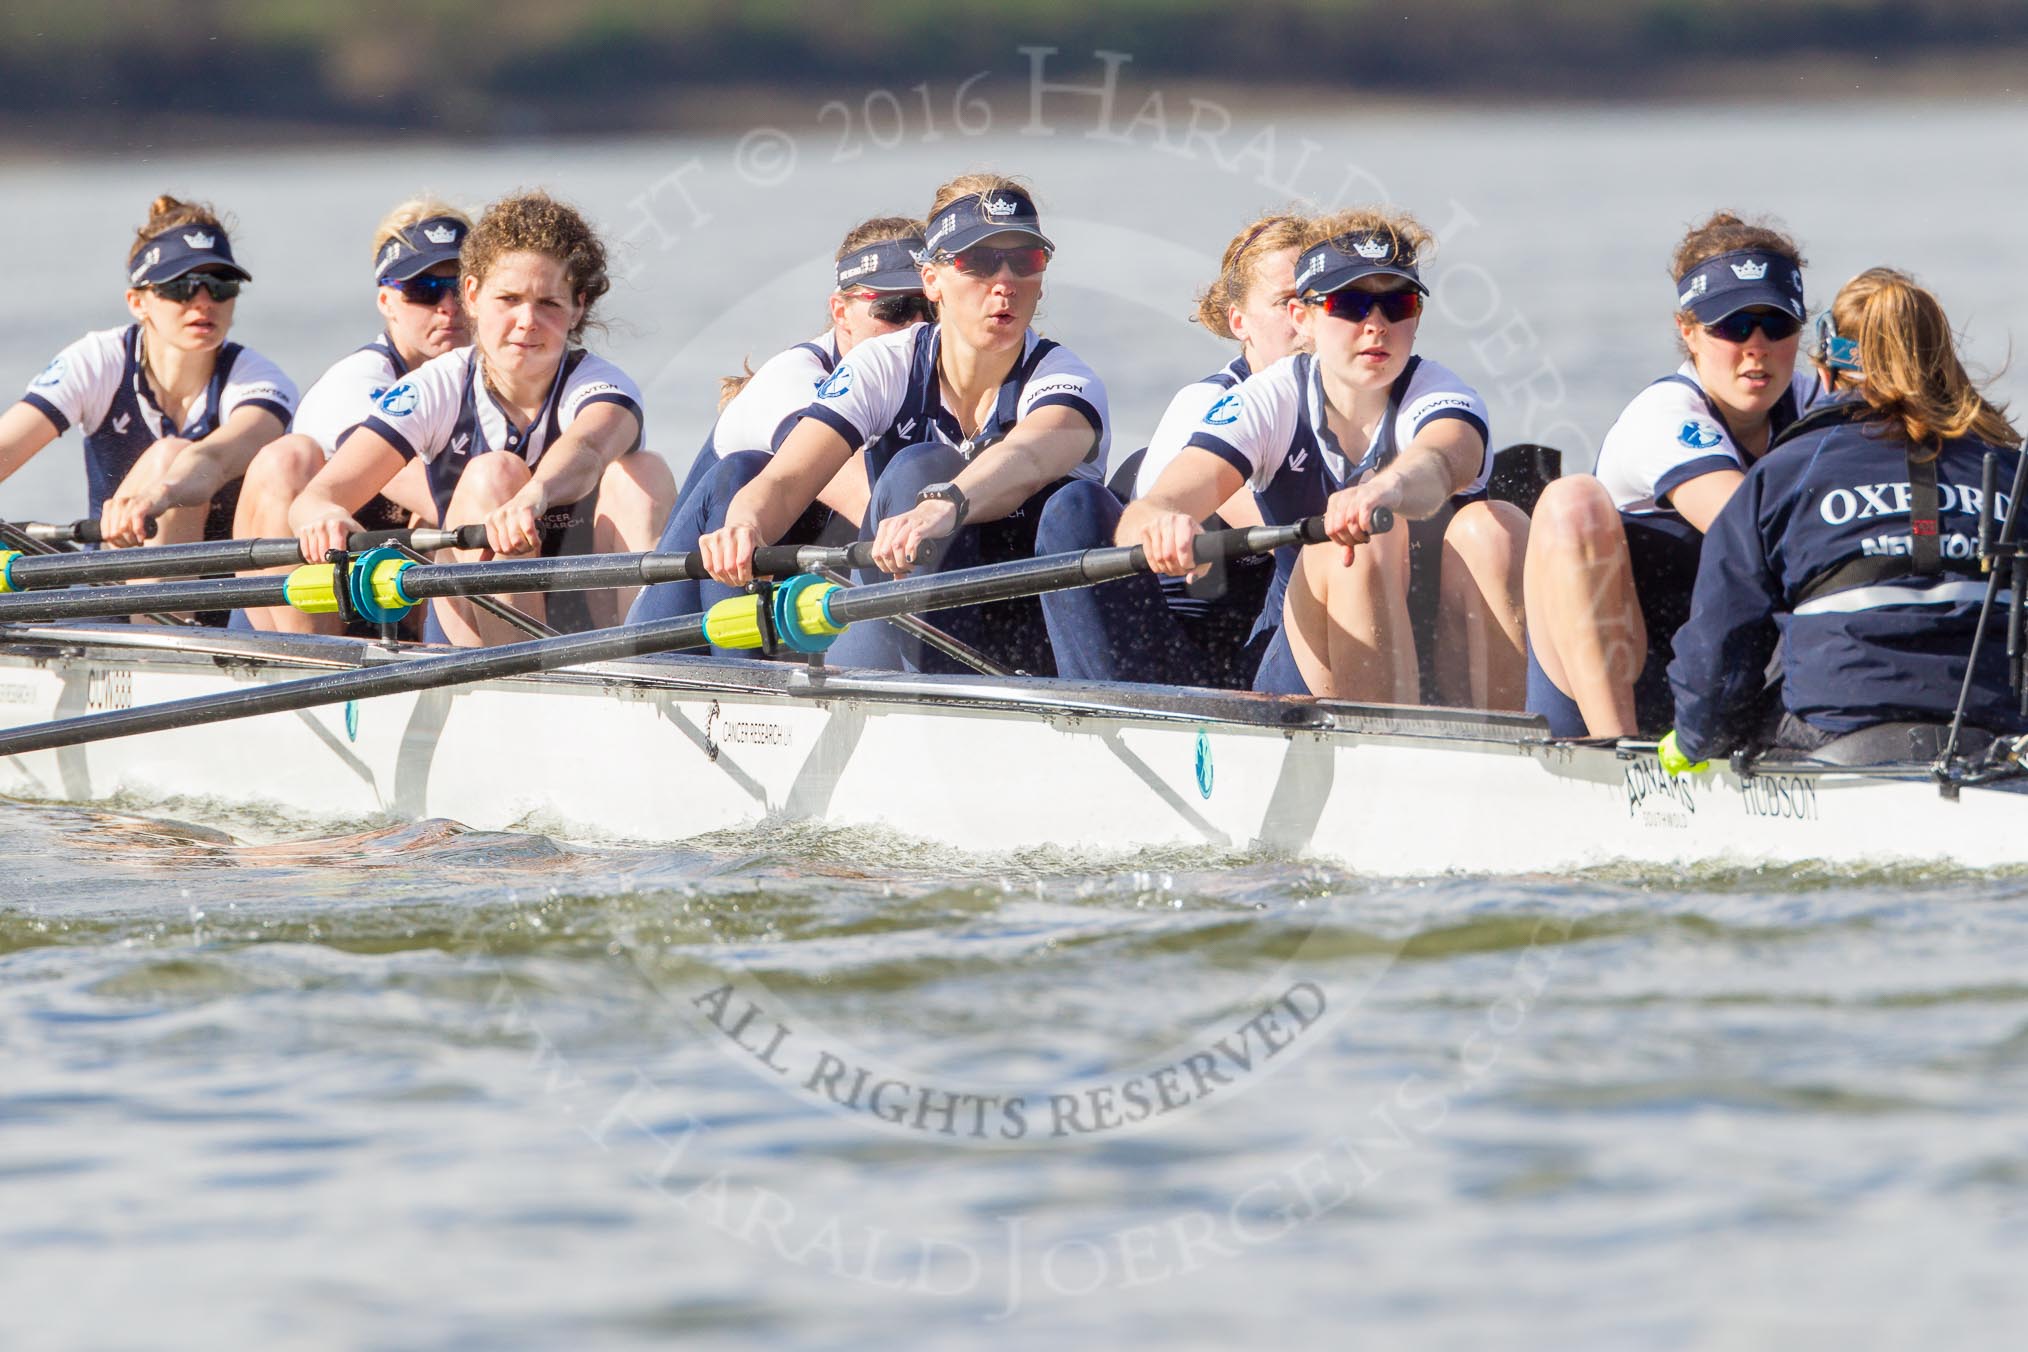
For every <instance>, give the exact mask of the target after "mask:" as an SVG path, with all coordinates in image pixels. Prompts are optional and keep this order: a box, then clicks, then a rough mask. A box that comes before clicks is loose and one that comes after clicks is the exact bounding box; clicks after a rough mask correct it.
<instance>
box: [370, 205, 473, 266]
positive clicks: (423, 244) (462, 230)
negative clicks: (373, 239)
mask: <svg viewBox="0 0 2028 1352" xmlns="http://www.w3.org/2000/svg"><path fill="white" fill-rule="evenodd" d="M471 230H472V227H471V226H469V225H467V224H465V223H464V222H463V221H461V220H459V219H458V218H457V217H456V216H431V217H430V218H429V219H427V220H421V221H417V222H416V223H415V224H414V225H411V226H409V227H408V228H407V229H405V230H397V231H396V232H395V233H394V236H393V237H392V238H391V239H389V240H388V241H387V243H385V244H383V245H382V246H381V247H380V256H379V257H378V258H376V259H374V260H373V275H374V276H375V277H377V278H379V279H380V280H381V281H382V282H405V281H408V280H409V279H410V278H411V277H420V276H421V275H422V274H423V273H425V272H428V271H429V270H430V269H431V268H433V267H435V266H436V265H437V264H439V263H455V262H457V261H458V249H459V247H460V246H461V245H463V244H464V242H465V236H466V235H468V234H470V233H471Z"/></svg>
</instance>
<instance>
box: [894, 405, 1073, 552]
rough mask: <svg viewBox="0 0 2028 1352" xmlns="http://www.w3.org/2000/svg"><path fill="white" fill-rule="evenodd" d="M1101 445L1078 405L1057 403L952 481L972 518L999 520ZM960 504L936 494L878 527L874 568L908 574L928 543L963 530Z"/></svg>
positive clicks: (1031, 417)
mask: <svg viewBox="0 0 2028 1352" xmlns="http://www.w3.org/2000/svg"><path fill="white" fill-rule="evenodd" d="M1097 444H1098V429H1097V428H1095V427H1093V426H1092V425H1091V422H1090V420H1089V419H1087V418H1086V417H1085V416H1084V415H1083V414H1082V413H1080V412H1078V411H1077V410H1076V409H1073V408H1065V407H1062V406H1060V405H1055V404H1052V405H1050V406H1049V407H1048V408H1039V409H1036V410H1034V411H1033V412H1031V413H1030V414H1029V415H1028V416H1027V417H1025V418H1023V419H1022V420H1021V421H1020V422H1018V423H1016V424H1015V425H1014V428H1013V430H1012V431H1010V432H1008V433H1007V436H1006V438H1005V439H1004V440H1001V441H999V442H996V443H994V444H993V445H991V446H988V447H987V448H986V449H985V450H983V451H981V452H979V454H978V457H977V458H976V459H974V460H973V461H972V463H970V464H969V465H966V466H965V467H964V468H963V469H962V470H960V471H958V474H957V477H956V478H954V479H953V480H952V481H951V482H953V483H955V484H956V485H957V486H958V488H959V490H960V491H962V492H963V493H964V495H965V502H966V507H967V512H966V517H965V519H966V520H967V521H998V520H1000V519H1001V518H1002V517H1005V516H1006V515H1007V514H1008V513H1009V512H1011V511H1014V510H1015V509H1016V508H1018V507H1019V506H1020V505H1021V504H1022V503H1024V502H1026V501H1028V499H1030V498H1032V497H1034V496H1035V492H1036V490H1037V489H1040V488H1042V487H1043V486H1044V485H1046V484H1052V483H1055V482H1056V481H1057V480H1058V479H1061V478H1063V477H1064V476H1065V475H1067V474H1069V473H1070V472H1071V471H1072V470H1073V469H1076V468H1077V467H1078V466H1079V465H1081V464H1083V463H1084V458H1085V457H1086V456H1088V455H1090V454H1091V450H1092V447H1093V446H1095V445H1097ZM958 525H959V521H958V509H957V507H956V506H955V505H953V504H951V503H949V502H945V501H942V500H941V499H937V498H932V499H930V500H929V501H927V502H919V503H917V504H916V505H915V506H914V507H913V508H911V509H910V510H908V511H906V512H901V513H898V514H896V515H894V516H890V517H888V518H886V519H885V520H883V521H881V523H880V524H879V525H878V526H876V527H874V531H873V566H874V567H876V568H878V569H880V570H881V571H882V572H884V573H887V574H890V575H891V576H894V577H906V576H907V575H908V574H909V572H910V571H911V569H912V568H913V567H914V565H915V561H916V557H917V554H918V552H919V551H920V550H921V548H922V546H923V544H924V542H925V541H929V540H940V539H942V538H944V537H945V536H947V535H949V534H951V533H952V532H953V531H955V530H956V529H957V528H958Z"/></svg>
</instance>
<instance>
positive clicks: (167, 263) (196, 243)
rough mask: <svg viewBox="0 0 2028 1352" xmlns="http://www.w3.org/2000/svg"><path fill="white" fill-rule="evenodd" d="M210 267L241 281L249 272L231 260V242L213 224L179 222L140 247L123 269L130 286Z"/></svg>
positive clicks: (152, 283)
mask: <svg viewBox="0 0 2028 1352" xmlns="http://www.w3.org/2000/svg"><path fill="white" fill-rule="evenodd" d="M199 268H213V269H215V270H217V271H219V272H222V273H225V274H227V275H228V276H233V277H237V278H239V279H240V280H241V281H242V282H250V281H252V280H253V274H252V273H251V272H248V271H247V270H246V269H245V268H243V267H241V266H240V265H239V264H238V263H236V262H234V261H233V257H232V241H231V240H229V239H227V238H226V237H225V231H223V230H221V229H219V228H218V227H217V226H215V225H179V226H176V227H175V228H174V229H170V230H164V231H163V232H162V233H161V234H159V235H157V236H155V238H153V239H151V240H149V241H148V242H147V243H146V244H145V245H143V246H142V247H141V252H140V253H138V254H136V255H134V261H133V264H132V266H131V267H130V268H129V269H128V272H127V281H128V283H129V284H130V285H133V286H153V285H155V284H156V283H157V282H173V281H175V280H176V279H177V278H178V277H181V276H182V275H183V274H184V273H186V272H195V271H196V270H197V269H199Z"/></svg>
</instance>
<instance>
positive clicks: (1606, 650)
mask: <svg viewBox="0 0 2028 1352" xmlns="http://www.w3.org/2000/svg"><path fill="white" fill-rule="evenodd" d="M1670 275H1671V276H1673V277H1674V278H1675V279H1676V306H1677V309H1676V332H1677V335H1678V336H1679V337H1680V339H1681V346H1682V349H1683V351H1684V354H1685V356H1686V358H1687V359H1686V360H1685V361H1684V363H1683V365H1682V366H1681V367H1679V368H1678V369H1677V371H1676V372H1675V374H1673V375H1668V376H1664V377H1662V378H1661V379H1660V380H1657V381H1656V382H1654V383H1653V384H1651V385H1649V386H1648V387H1647V388H1646V389H1644V390H1642V391H1641V392H1640V394H1638V395H1636V396H1635V397H1634V401H1633V402H1632V403H1631V404H1628V405H1627V407H1626V411H1625V412H1623V413H1621V414H1620V417H1619V421H1618V422H1616V423H1614V424H1613V426H1612V430H1611V431H1609V432H1607V433H1606V437H1605V441H1604V442H1603V443H1602V444H1601V445H1600V447H1599V453H1598V470H1597V474H1596V477H1594V476H1592V475H1573V476H1570V477H1568V478H1563V479H1558V480H1556V481H1555V482H1553V483H1551V484H1550V485H1549V486H1548V487H1547V488H1546V489H1545V490H1544V491H1543V494H1542V497H1541V499H1540V500H1539V501H1538V502H1537V503H1536V506H1535V518H1534V529H1533V532H1532V534H1531V536H1530V539H1529V545H1528V564H1527V571H1526V584H1527V585H1526V594H1527V599H1528V639H1529V649H1530V656H1531V658H1532V660H1531V661H1530V663H1529V673H1528V708H1529V709H1530V711H1532V712H1534V713H1539V714H1542V715H1544V716H1545V717H1547V718H1548V720H1549V726H1550V729H1551V731H1553V732H1554V733H1555V734H1556V735H1557V736H1559V737H1582V736H1585V735H1586V734H1587V733H1589V734H1590V735H1591V736H1594V737H1620V736H1627V735H1630V734H1633V733H1636V732H1640V731H1643V730H1645V731H1647V732H1650V733H1654V732H1659V731H1660V730H1661V729H1663V728H1665V727H1667V726H1668V722H1669V684H1668V676H1667V672H1668V667H1669V656H1670V652H1671V648H1670V641H1671V639H1672V638H1673V636H1674V635H1675V633H1676V630H1677V629H1678V627H1680V626H1681V625H1682V623H1683V621H1684V619H1685V617H1686V616H1687V615H1688V614H1689V610H1690V588H1691V584H1692V582H1693V581H1694V580H1695V578H1696V576H1697V554H1698V551H1699V549H1700V548H1701V547H1702V545H1703V539H1704V532H1705V531H1706V530H1707V529H1709V527H1710V525H1711V520H1712V518H1713V517H1715V516H1717V515H1718V509H1719V508H1720V507H1723V506H1724V505H1725V501H1726V499H1727V498H1729V497H1731V496H1732V492H1733V490H1734V489H1736V488H1738V487H1739V481H1740V478H1741V476H1743V475H1744V474H1745V472H1746V469H1747V467H1748V466H1749V465H1751V464H1752V463H1753V461H1754V460H1755V459H1757V458H1758V457H1760V456H1761V455H1764V454H1766V452H1767V448H1768V446H1769V444H1770V442H1771V441H1772V440H1773V438H1775V437H1776V436H1778V435H1780V433H1781V431H1782V429H1783V428H1784V427H1787V426H1788V425H1789V423H1790V422H1792V421H1794V419H1795V418H1796V416H1797V414H1798V413H1799V412H1800V411H1801V409H1803V408H1804V407H1806V406H1807V405H1808V403H1809V401H1810V399H1811V398H1812V397H1814V393H1815V387H1816V382H1815V380H1814V378H1813V377H1811V376H1810V375H1809V373H1808V372H1807V371H1801V372H1799V371H1797V370H1796V335H1797V333H1798V331H1800V329H1801V328H1802V323H1803V256H1802V252H1801V251H1800V250H1799V249H1798V248H1797V247H1796V243H1795V241H1794V240H1792V239H1790V238H1789V237H1788V236H1787V235H1785V234H1783V233H1781V232H1780V231H1779V230H1776V229H1774V228H1772V227H1771V226H1769V225H1766V224H1749V223H1748V222H1746V221H1743V220H1741V219H1740V218H1739V217H1738V216H1735V215H1733V214H1732V213H1730V212H1724V211H1721V212H1718V213H1716V214H1715V215H1713V216H1712V217H1711V218H1710V219H1709V220H1707V221H1705V222H1704V223H1703V224H1702V225H1699V226H1696V227H1694V228H1693V229H1692V230H1691V231H1690V232H1689V233H1688V234H1687V235H1685V236H1684V237H1683V240H1682V242H1681V243H1680V244H1678V245H1677V246H1676V254H1675V258H1674V260H1673V262H1672V265H1671V268H1670Z"/></svg>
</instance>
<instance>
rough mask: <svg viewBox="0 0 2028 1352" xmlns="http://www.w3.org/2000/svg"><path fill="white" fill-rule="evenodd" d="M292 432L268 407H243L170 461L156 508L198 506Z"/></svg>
mask: <svg viewBox="0 0 2028 1352" xmlns="http://www.w3.org/2000/svg"><path fill="white" fill-rule="evenodd" d="M287 430H288V429H287V428H285V427H284V426H283V425H282V420H281V419H280V418H278V417H276V416H275V415H274V413H273V412H272V411H271V410H269V409H266V408H261V407H257V406H256V405H253V404H242V405H240V406H239V407H238V408H236V409H234V410H233V411H232V412H231V413H229V414H227V415H226V419H225V421H224V423H222V424H221V425H220V426H219V428H218V430H217V431H215V432H213V433H212V434H211V435H210V436H208V437H205V438H204V439H203V440H201V441H193V442H191V443H190V444H189V445H188V446H186V447H184V448H183V450H182V451H181V452H180V453H179V454H178V455H177V456H176V458H175V459H174V460H172V461H170V462H169V468H168V469H167V470H165V471H163V474H162V482H161V483H160V484H159V485H158V486H157V488H156V491H155V509H156V510H157V511H163V510H167V509H169V508H172V507H195V506H197V505H198V504H199V503H203V502H209V501H211V498H212V495H213V494H215V493H217V492H218V490H219V489H221V488H223V487H225V486H226V485H227V484H229V483H231V482H232V481H233V480H234V479H237V478H239V477H240V475H242V474H245V473H246V467H247V466H248V465H250V464H252V463H253V458H254V456H256V455H258V454H259V453H260V449H261V447H263V446H265V445H267V444H268V443H269V442H271V441H273V440H274V439H275V438H276V437H278V436H280V435H281V434H282V433H283V432H285V431H287Z"/></svg>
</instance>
